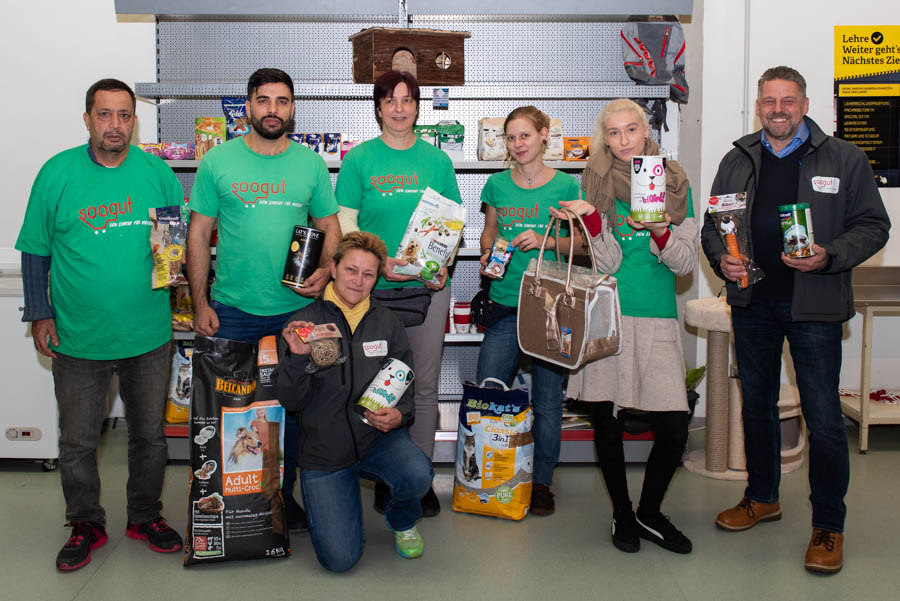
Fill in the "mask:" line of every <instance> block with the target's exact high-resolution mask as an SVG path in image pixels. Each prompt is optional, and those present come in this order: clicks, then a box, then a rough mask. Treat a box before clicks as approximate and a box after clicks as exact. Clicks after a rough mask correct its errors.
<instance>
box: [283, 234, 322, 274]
mask: <svg viewBox="0 0 900 601" xmlns="http://www.w3.org/2000/svg"><path fill="white" fill-rule="evenodd" d="M324 245H325V232H323V231H322V230H317V229H315V228H311V227H306V226H303V225H297V226H294V235H293V236H292V237H291V246H290V248H288V254H287V260H286V261H285V262H284V275H283V276H282V278H281V285H282V286H287V287H288V288H303V282H305V281H306V278H308V277H309V276H311V275H312V274H313V273H314V272H315V271H316V269H318V268H319V258H320V257H321V256H322V247H323V246H324Z"/></svg>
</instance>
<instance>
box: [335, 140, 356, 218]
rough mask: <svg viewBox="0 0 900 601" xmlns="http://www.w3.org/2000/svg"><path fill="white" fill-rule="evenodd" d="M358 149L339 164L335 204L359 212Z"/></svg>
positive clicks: (354, 149)
mask: <svg viewBox="0 0 900 601" xmlns="http://www.w3.org/2000/svg"><path fill="white" fill-rule="evenodd" d="M358 150H359V147H356V148H353V149H351V150H350V152H348V153H347V155H346V156H345V157H344V160H343V161H342V162H341V170H340V171H339V172H338V177H337V186H336V190H335V196H336V197H337V204H339V205H340V206H342V207H347V208H348V209H356V210H359V209H360V207H361V206H362V182H361V181H360V175H359V173H360V166H359V161H358V160H357V159H356V157H357V156H359V152H358Z"/></svg>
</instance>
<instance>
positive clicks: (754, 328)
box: [731, 299, 850, 532]
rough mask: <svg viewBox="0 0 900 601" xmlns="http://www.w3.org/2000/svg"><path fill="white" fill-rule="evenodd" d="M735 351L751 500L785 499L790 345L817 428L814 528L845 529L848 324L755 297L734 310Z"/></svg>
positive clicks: (812, 466) (812, 442)
mask: <svg viewBox="0 0 900 601" xmlns="http://www.w3.org/2000/svg"><path fill="white" fill-rule="evenodd" d="M731 323H732V328H733V330H734V348H735V351H736V352H737V361H738V372H739V374H740V377H741V396H742V398H743V409H742V411H741V416H742V417H743V419H744V450H745V451H746V454H747V474H748V478H747V489H746V491H745V493H744V494H745V495H746V496H747V497H748V498H750V499H752V500H754V501H757V502H759V503H774V502H775V501H777V500H778V486H779V484H780V482H781V420H780V419H779V416H778V397H779V394H780V391H781V356H782V353H783V348H784V339H785V338H787V340H788V344H789V345H790V350H791V357H792V358H793V360H794V370H795V371H796V373H797V388H798V389H799V391H800V408H801V410H802V411H803V417H804V419H805V420H806V425H807V427H808V428H809V488H810V495H809V500H810V501H811V502H812V525H813V527H814V528H821V529H823V530H830V531H832V532H843V531H844V518H845V516H846V514H847V507H846V506H845V505H844V495H846V494H847V488H848V487H849V485H850V452H849V449H848V447H847V432H846V430H845V428H844V416H843V415H842V413H841V400H840V395H839V393H838V382H839V379H840V372H841V332H842V328H841V324H840V323H837V322H824V321H798V322H795V321H791V303H790V301H777V300H768V299H762V300H755V301H753V302H752V303H751V305H750V306H749V307H746V308H741V307H732V308H731Z"/></svg>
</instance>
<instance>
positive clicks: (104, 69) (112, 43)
mask: <svg viewBox="0 0 900 601" xmlns="http://www.w3.org/2000/svg"><path fill="white" fill-rule="evenodd" d="M4 22H5V23H6V25H5V26H4V28H3V35H2V36H0V56H2V57H3V63H2V66H0V81H3V88H4V91H3V94H2V95H0V114H2V115H5V119H4V122H3V124H4V125H3V128H4V129H3V135H4V144H3V160H2V161H0V177H2V181H4V182H6V184H5V185H4V194H3V198H2V199H0V207H2V210H3V219H2V220H0V266H9V265H13V266H16V265H18V261H19V259H18V253H16V252H14V251H12V248H13V246H14V245H15V242H16V237H17V236H18V233H19V227H20V226H21V224H22V218H23V216H24V214H25V205H26V203H27V202H28V195H29V193H30V191H31V184H32V182H33V181H34V177H35V175H37V172H38V170H39V169H40V168H41V165H42V164H43V163H44V162H45V161H46V160H47V159H48V158H50V157H51V156H53V155H54V154H56V153H57V152H59V151H61V150H64V149H66V148H70V147H72V146H77V145H78V144H83V143H84V142H86V141H87V131H86V129H85V127H84V122H83V121H82V114H83V113H84V94H85V92H86V91H87V89H88V87H90V85H91V84H92V83H94V82H95V81H97V80H98V79H102V78H104V77H115V78H117V79H121V80H122V81H124V82H125V83H127V84H129V85H131V86H133V85H134V83H135V82H138V81H141V82H144V81H156V30H155V26H154V23H153V21H152V19H146V18H140V19H131V22H128V21H126V20H125V19H123V20H118V19H117V18H116V14H115V8H114V3H113V0H84V1H82V2H72V1H71V0H41V1H40V2H17V3H15V10H12V9H11V8H10V9H9V10H5V11H4ZM137 114H138V132H139V133H136V135H135V142H136V141H137V139H138V135H139V136H140V139H141V140H143V141H155V139H156V107H155V106H154V105H151V104H149V103H146V102H140V101H139V102H138V113H137Z"/></svg>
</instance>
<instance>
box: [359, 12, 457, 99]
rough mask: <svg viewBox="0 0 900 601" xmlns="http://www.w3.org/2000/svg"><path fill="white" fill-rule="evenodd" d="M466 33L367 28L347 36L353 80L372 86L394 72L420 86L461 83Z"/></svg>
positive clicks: (455, 84)
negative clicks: (412, 78)
mask: <svg viewBox="0 0 900 601" xmlns="http://www.w3.org/2000/svg"><path fill="white" fill-rule="evenodd" d="M471 35H472V34H471V33H469V32H468V31H440V30H437V29H395V28H387V27H371V28H369V29H363V30H362V31H360V32H359V33H355V34H353V35H351V36H350V38H349V40H350V41H351V42H353V81H354V82H355V83H374V82H375V80H376V79H378V78H379V77H380V76H381V75H382V74H384V73H386V72H388V71H390V70H392V69H396V70H398V71H409V72H410V73H412V74H413V75H414V76H415V78H416V80H417V81H418V82H419V84H420V85H426V86H461V85H463V84H464V83H465V60H464V52H463V50H464V41H465V39H466V38H468V37H470V36H471Z"/></svg>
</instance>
